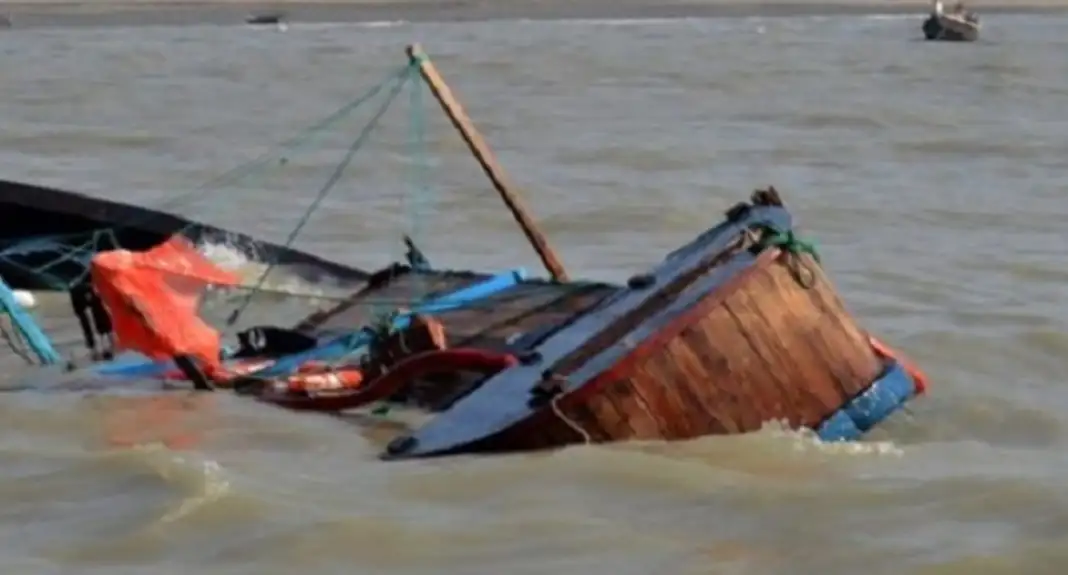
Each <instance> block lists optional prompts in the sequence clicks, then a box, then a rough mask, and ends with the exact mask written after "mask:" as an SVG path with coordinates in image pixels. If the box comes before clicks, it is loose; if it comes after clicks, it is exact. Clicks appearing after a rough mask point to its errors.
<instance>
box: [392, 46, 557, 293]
mask: <svg viewBox="0 0 1068 575" xmlns="http://www.w3.org/2000/svg"><path fill="white" fill-rule="evenodd" d="M407 51H408V58H409V59H410V60H411V62H412V64H413V65H417V66H419V74H420V75H421V76H422V77H423V80H424V81H425V82H426V83H427V86H429V87H430V91H431V93H433V94H434V98H435V99H436V100H437V101H438V103H439V104H441V109H442V110H444V111H445V115H446V116H448V117H449V121H451V122H452V125H453V126H455V127H456V130H457V131H458V132H460V137H462V138H463V140H464V142H465V143H466V144H467V147H468V149H470V150H471V153H472V154H473V155H474V156H475V159H476V160H477V161H478V164H479V165H480V166H482V171H484V172H485V173H486V176H488V177H489V179H490V182H492V183H493V187H494V189H496V190H497V193H498V194H499V195H500V196H501V199H502V200H504V204H505V205H506V206H507V207H508V210H509V211H511V212H512V216H513V217H515V220H516V222H518V223H519V227H520V228H522V229H523V233H524V234H526V236H527V239H528V240H530V245H531V246H532V247H533V248H534V251H536V252H538V257H540V258H541V262H542V264H544V265H545V269H546V270H548V272H549V274H551V275H552V277H553V279H554V280H556V281H560V282H564V281H567V280H568V277H567V271H566V270H564V266H563V264H562V263H560V258H559V257H557V255H556V252H555V251H554V250H553V248H552V246H550V245H549V240H547V239H546V238H545V234H543V233H542V232H541V229H540V228H539V227H538V224H537V223H536V222H535V221H534V218H532V217H531V216H530V213H529V212H528V211H527V209H526V206H524V205H523V202H522V200H520V198H519V194H518V192H516V191H515V189H514V187H513V186H512V184H511V182H509V181H508V178H507V176H506V175H505V173H504V169H503V168H501V165H500V164H499V163H498V162H497V158H496V157H495V156H494V155H493V152H492V151H491V150H490V148H489V146H488V145H487V144H486V141H485V140H484V139H483V138H482V135H481V134H479V132H478V130H477V129H476V128H475V126H474V124H473V123H472V122H471V118H469V117H468V116H467V113H466V112H465V111H464V109H463V106H461V105H460V102H459V101H458V100H457V99H456V97H455V96H454V95H453V93H452V90H450V89H449V86H448V84H446V83H445V80H444V79H443V78H442V77H441V74H439V73H438V70H437V68H436V67H435V66H434V63H433V62H431V61H430V58H429V57H428V56H427V55H426V53H425V52H423V48H422V47H421V46H420V45H419V44H412V45H410V46H408V50H407Z"/></svg>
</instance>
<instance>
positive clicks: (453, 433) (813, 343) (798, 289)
mask: <svg viewBox="0 0 1068 575" xmlns="http://www.w3.org/2000/svg"><path fill="white" fill-rule="evenodd" d="M776 203H777V194H767V193H764V194H758V195H755V196H754V205H753V206H750V207H747V208H744V209H735V210H732V213H731V214H730V215H731V219H730V221H728V222H726V223H724V224H722V225H720V226H718V227H716V228H714V229H712V230H710V231H709V232H706V233H705V234H702V235H701V236H700V237H698V238H697V239H696V240H695V241H694V242H693V243H691V244H690V245H688V246H686V247H684V248H683V249H681V250H678V251H676V252H675V253H673V254H671V255H670V256H668V258H667V259H666V260H665V261H664V262H663V263H662V264H661V265H660V266H659V267H657V268H656V269H654V270H653V271H652V272H651V273H649V274H647V275H644V276H636V277H635V278H634V279H633V280H632V281H631V282H630V285H629V289H626V290H621V291H620V292H619V293H617V294H616V295H614V296H613V297H611V298H609V299H607V300H606V301H605V302H603V303H602V304H601V305H599V306H597V307H596V308H594V309H593V310H592V311H590V312H588V313H586V314H584V315H583V316H582V317H580V318H577V319H575V320H573V321H571V322H570V323H569V324H568V325H566V326H563V327H561V328H560V329H558V330H556V331H555V332H553V333H551V334H546V335H545V336H544V337H543V338H541V339H540V340H539V341H536V342H532V344H531V346H530V348H529V349H528V350H527V352H526V353H525V355H524V358H525V360H524V361H523V365H520V366H517V367H515V368H511V369H508V370H506V371H504V372H502V373H500V374H498V375H497V376H495V377H492V378H490V379H489V380H488V381H485V382H483V383H482V384H481V385H480V386H479V387H478V390H477V391H475V392H474V393H471V394H470V395H469V396H468V397H466V398H464V399H462V400H461V401H459V402H457V403H456V404H455V405H454V406H453V407H452V408H451V409H449V410H448V411H446V412H444V413H442V414H441V415H439V416H438V417H437V418H436V419H435V420H433V421H431V422H430V423H429V424H427V425H426V426H425V427H423V428H422V429H420V430H418V431H417V432H416V433H415V434H413V435H412V436H405V437H401V438H398V439H397V440H395V441H394V442H393V443H391V445H390V447H389V449H388V450H387V453H386V454H384V457H386V458H411V457H423V456H434V455H446V454H456V453H469V452H506V451H522V450H533V449H543V448H552V447H558V446H562V445H566V444H569V443H575V442H583V441H592V442H607V441H620V440H628V439H644V440H655V439H667V440H674V439H688V438H694V437H699V436H702V435H708V434H726V433H744V432H749V431H755V430H758V429H759V428H760V427H761V426H762V425H763V424H764V423H765V422H769V421H775V420H785V421H786V422H788V423H789V424H790V425H792V426H794V427H809V428H815V427H817V426H819V425H820V424H821V422H823V421H825V420H827V419H828V418H829V417H831V416H832V415H833V414H834V413H835V412H836V411H837V410H839V409H840V408H842V407H843V406H845V405H846V404H848V403H849V402H850V400H852V399H853V398H855V397H857V396H858V395H860V394H861V393H862V392H864V391H865V390H866V389H868V388H869V386H871V385H872V382H873V381H875V380H876V379H877V378H878V377H879V375H880V373H882V372H883V371H884V370H885V369H886V362H885V361H884V360H883V359H881V358H879V357H877V356H876V353H875V352H874V351H873V349H872V347H871V345H870V343H869V340H868V337H867V335H866V334H865V333H864V332H863V331H862V330H860V329H859V328H858V327H857V326H856V325H855V324H854V322H853V320H852V319H851V318H850V316H849V315H848V313H847V312H846V311H845V310H844V308H843V307H842V304H841V302H840V301H839V299H838V297H837V295H836V294H835V291H834V289H833V287H832V286H831V284H830V282H829V281H828V280H827V278H826V277H825V276H824V275H823V273H822V271H821V270H820V268H819V266H818V264H816V262H814V261H813V260H812V259H811V258H810V257H809V256H803V255H802V256H798V255H795V254H793V253H789V252H783V251H780V250H779V249H778V248H775V247H763V248H762V247H760V246H759V245H757V246H754V245H751V243H752V242H751V240H752V238H753V234H754V230H756V229H760V228H762V227H763V226H774V227H775V228H777V229H779V230H789V229H790V228H791V222H790V215H789V213H787V212H786V210H785V209H784V208H782V207H781V206H780V205H776Z"/></svg>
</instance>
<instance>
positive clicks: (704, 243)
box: [383, 206, 793, 459]
mask: <svg viewBox="0 0 1068 575" xmlns="http://www.w3.org/2000/svg"><path fill="white" fill-rule="evenodd" d="M792 223H793V221H792V218H791V216H790V213H789V212H788V211H786V209H784V208H782V207H779V206H760V207H752V208H750V209H749V210H748V211H747V212H746V213H745V214H744V215H743V216H742V217H740V218H739V219H738V220H736V221H727V222H723V223H721V224H719V225H717V226H716V227H714V228H712V229H710V230H708V231H706V232H704V233H702V234H701V235H699V236H698V237H697V238H696V239H694V240H693V241H692V242H690V243H689V244H688V245H686V246H683V247H682V248H680V249H678V250H676V251H674V252H672V253H671V254H669V256H668V257H667V258H666V259H665V260H664V261H663V262H662V263H661V264H660V265H658V266H657V267H656V268H654V269H653V270H652V272H651V273H650V274H649V275H650V277H651V278H652V279H653V280H654V284H653V285H652V286H649V287H646V288H644V289H642V288H635V289H623V290H619V292H618V293H617V294H615V295H613V296H610V297H609V298H608V299H607V300H606V301H605V302H604V303H603V304H601V305H600V306H599V307H598V308H596V309H594V310H592V311H590V312H588V313H586V314H585V315H583V316H582V317H580V318H578V319H577V320H575V321H574V322H573V323H571V324H570V325H569V326H567V327H565V328H564V329H561V330H560V331H558V332H556V333H555V334H553V335H552V336H550V337H549V338H547V339H545V340H544V341H543V342H542V343H541V345H539V346H537V347H536V348H534V350H533V351H537V353H538V355H539V357H540V359H539V360H538V361H536V362H532V363H528V364H522V365H518V366H516V367H513V368H510V369H507V370H505V371H503V372H501V373H499V374H497V375H495V376H494V377H492V378H490V379H489V380H487V381H486V382H484V383H483V384H482V385H481V386H480V387H479V389H478V390H476V391H475V392H474V393H472V394H471V395H468V396H467V397H465V398H463V399H461V400H460V401H458V402H457V403H456V404H455V405H453V406H452V407H451V408H450V409H449V410H448V411H446V412H445V413H442V414H440V415H438V416H437V417H436V418H434V419H433V420H431V421H430V422H429V423H427V424H426V425H424V426H423V427H422V428H420V429H418V430H416V432H415V433H414V434H412V436H411V439H412V440H414V441H412V440H409V441H404V440H403V438H399V439H398V440H397V441H396V442H395V443H394V445H396V446H401V445H403V446H404V448H401V450H399V452H393V453H385V454H383V458H386V459H394V458H409V457H425V456H431V455H444V454H448V453H455V452H458V451H462V450H464V449H465V448H466V447H467V446H469V445H471V444H474V443H476V442H478V441H481V440H484V439H487V438H489V437H493V436H495V435H497V434H499V433H501V432H503V431H505V430H506V429H509V428H510V427H512V426H514V425H517V424H518V423H520V422H522V421H524V420H526V419H527V418H528V417H531V416H532V415H533V414H534V413H535V412H536V411H537V410H539V409H543V407H531V406H530V404H529V400H530V397H531V396H530V392H531V389H532V388H533V387H534V386H535V385H537V383H538V382H539V381H540V380H541V374H542V372H543V371H544V370H545V369H547V368H551V367H552V366H553V365H555V364H556V363H557V362H559V361H560V360H561V359H563V358H564V357H566V356H567V355H568V354H570V353H571V352H573V351H575V350H576V349H578V348H580V347H581V346H583V345H585V344H586V342H588V341H589V340H590V339H592V338H593V337H595V336H596V335H597V334H599V333H601V332H602V331H603V330H605V329H606V328H607V327H608V326H609V325H611V323H612V322H613V321H615V320H616V319H618V318H619V317H622V316H624V315H626V314H628V313H631V312H633V311H634V310H636V309H639V308H640V307H641V306H642V305H644V304H645V303H646V302H648V301H649V300H650V299H651V298H654V297H656V296H657V294H659V293H660V286H664V285H667V284H668V283H670V282H671V281H673V280H675V279H676V278H679V277H681V276H683V275H685V274H688V273H690V272H692V271H694V270H695V269H697V268H698V267H700V266H702V265H704V263H705V262H706V260H707V259H708V258H709V257H710V256H711V255H713V254H716V253H720V252H722V251H723V250H724V249H726V248H727V247H728V246H729V245H730V243H731V242H733V241H735V238H736V237H737V235H738V234H739V233H741V232H742V231H743V230H745V229H748V228H749V227H751V226H754V225H769V226H773V227H775V228H776V229H780V230H789V229H791V228H792V227H793V225H792ZM755 261H756V257H755V256H754V255H753V254H751V253H749V252H748V251H745V252H741V253H739V254H737V255H735V256H734V257H732V258H731V259H730V260H728V261H727V262H725V263H724V264H722V265H720V266H718V267H717V268H715V269H714V270H713V271H711V272H710V273H708V274H707V275H705V276H703V277H701V278H700V279H698V280H697V281H696V282H694V283H693V284H691V285H690V286H688V287H686V288H685V289H683V291H682V292H680V293H679V294H678V295H677V296H676V297H675V298H673V300H672V301H671V303H670V304H668V305H667V306H665V307H663V308H660V309H659V310H657V311H656V312H655V313H653V314H652V315H650V316H649V317H647V318H643V321H642V322H640V323H639V324H638V325H637V326H635V327H634V328H633V329H632V330H631V331H630V332H629V333H627V334H622V335H621V336H620V337H619V338H618V339H617V341H616V342H615V343H613V344H612V345H610V346H608V347H607V348H605V349H603V350H601V351H599V352H597V353H596V354H595V355H594V356H593V357H591V358H590V359H589V360H587V361H586V362H585V363H584V364H583V365H581V366H579V367H578V368H577V369H576V370H575V371H573V372H572V373H571V374H570V376H569V377H568V378H567V382H566V384H565V385H564V392H565V393H568V392H571V391H574V390H575V389H578V388H580V387H582V386H584V385H586V383H588V382H589V381H591V380H592V379H593V378H595V377H597V376H598V375H600V374H601V373H603V372H604V371H606V370H608V369H610V368H611V367H612V366H613V365H615V364H616V363H618V362H619V361H620V360H621V359H623V358H624V357H625V356H626V355H627V354H629V353H630V351H631V350H632V349H633V348H634V346H637V345H639V344H640V343H641V342H642V341H644V340H646V339H648V338H649V337H652V336H653V335H655V334H656V333H658V332H659V331H660V330H662V329H663V328H664V327H666V326H667V325H668V324H670V322H672V321H674V320H675V319H676V318H678V317H679V316H680V315H681V314H683V313H685V312H686V310H688V309H689V308H691V307H693V306H694V305H696V304H697V303H698V302H700V301H701V300H702V299H703V298H705V297H707V296H708V294H710V293H712V292H714V291H715V290H716V289H718V288H719V287H720V286H721V285H723V283H725V282H727V281H729V280H730V279H731V278H733V277H735V276H736V275H737V274H739V273H741V272H742V271H744V270H745V269H746V268H748V267H749V266H751V265H753V263H754V262H755Z"/></svg>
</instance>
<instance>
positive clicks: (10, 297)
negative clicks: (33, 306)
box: [0, 279, 62, 365]
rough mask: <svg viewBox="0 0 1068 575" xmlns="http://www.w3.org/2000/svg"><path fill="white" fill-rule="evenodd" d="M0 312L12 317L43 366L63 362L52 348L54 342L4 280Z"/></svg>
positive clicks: (0, 282)
mask: <svg viewBox="0 0 1068 575" xmlns="http://www.w3.org/2000/svg"><path fill="white" fill-rule="evenodd" d="M0 311H3V312H7V314H8V316H10V317H11V323H12V324H13V325H14V327H15V329H17V330H18V331H19V333H20V334H22V337H23V339H25V340H26V343H27V344H28V345H29V346H30V349H31V350H33V353H34V354H35V355H37V359H38V360H40V362H41V363H42V364H44V365H54V364H57V363H60V362H61V361H62V358H61V357H60V355H59V352H57V351H56V348H54V347H52V340H51V339H49V338H48V336H47V335H45V332H44V330H42V329H41V326H39V325H37V322H36V321H34V319H33V316H32V315H30V314H28V313H26V310H24V309H22V306H20V305H19V304H18V301H16V300H15V292H13V291H11V288H10V287H8V285H7V283H6V282H5V281H4V280H3V279H0Z"/></svg>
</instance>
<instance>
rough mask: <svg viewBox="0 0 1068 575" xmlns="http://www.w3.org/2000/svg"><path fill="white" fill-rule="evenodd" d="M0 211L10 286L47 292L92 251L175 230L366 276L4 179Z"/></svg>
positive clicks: (82, 272) (233, 235)
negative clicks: (2, 220) (2, 218)
mask: <svg viewBox="0 0 1068 575" xmlns="http://www.w3.org/2000/svg"><path fill="white" fill-rule="evenodd" d="M0 211H2V212H3V213H4V225H3V226H0V278H3V280H4V281H6V282H7V284H8V286H10V287H11V288H13V289H22V290H34V291H44V290H54V289H57V287H60V286H62V287H63V288H64V289H66V288H68V287H72V286H74V285H76V284H79V283H84V280H85V279H86V278H87V275H86V270H87V268H88V265H89V264H88V260H89V258H91V257H92V255H93V254H95V253H97V252H100V251H107V250H111V249H115V248H118V247H121V248H125V249H129V250H133V251H142V250H146V249H148V248H151V247H153V246H157V245H159V244H161V243H163V242H164V241H165V240H167V239H168V238H170V237H171V236H173V235H175V234H182V235H184V236H186V237H188V238H189V239H191V240H193V241H194V242H196V243H204V244H224V245H227V246H229V247H232V248H234V249H236V250H239V251H240V252H241V253H242V254H243V255H245V257H247V258H249V259H251V260H255V261H264V262H277V265H278V266H279V267H280V268H284V269H285V270H286V272H287V273H290V274H292V275H294V276H296V277H299V278H302V279H304V280H306V281H308V282H317V281H322V280H327V279H336V280H337V281H339V282H344V283H349V282H362V281H364V280H366V279H367V273H366V272H364V271H363V270H360V269H356V268H353V267H349V266H345V265H341V264H338V263H335V262H331V261H328V260H325V259H323V258H320V257H318V256H315V255H312V254H309V253H304V252H300V251H297V250H294V249H292V248H287V247H285V246H280V245H277V244H272V243H270V242H264V241H260V240H257V239H255V238H253V237H251V236H248V235H245V234H241V233H237V232H232V231H227V230H223V229H220V228H217V227H214V226H210V225H206V224H201V223H197V222H192V221H190V220H188V219H186V218H182V217H180V216H176V215H173V214H168V213H165V212H160V211H156V210H152V209H149V208H143V207H139V206H134V205H130V204H124V203H121V202H116V201H112V200H106V199H103V198H96V197H92V196H87V195H84V194H79V193H76V192H70V191H64V190H58V189H54V188H48V187H45V186H38V185H33V184H27V183H22V182H15V181H10V180H0ZM79 250H81V251H79ZM66 254H73V255H75V256H78V257H63V256H64V255H66Z"/></svg>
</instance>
